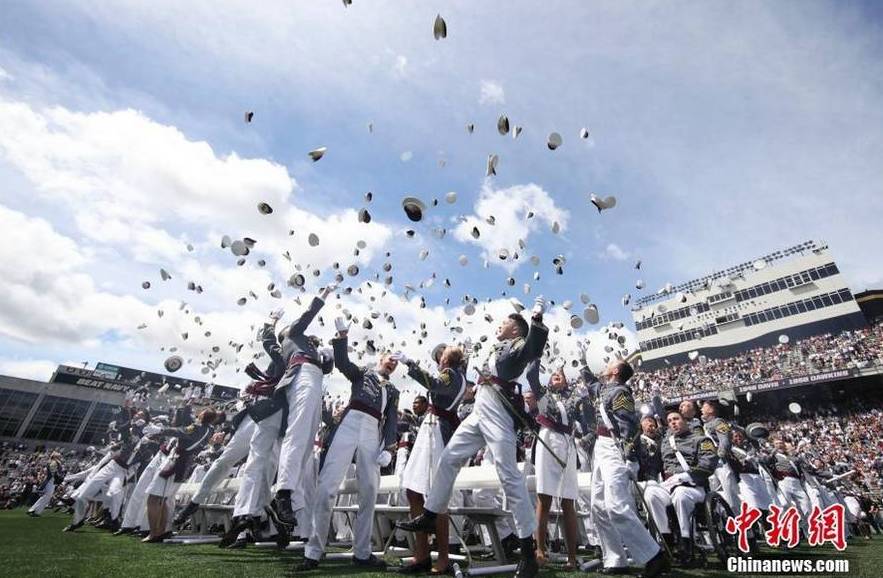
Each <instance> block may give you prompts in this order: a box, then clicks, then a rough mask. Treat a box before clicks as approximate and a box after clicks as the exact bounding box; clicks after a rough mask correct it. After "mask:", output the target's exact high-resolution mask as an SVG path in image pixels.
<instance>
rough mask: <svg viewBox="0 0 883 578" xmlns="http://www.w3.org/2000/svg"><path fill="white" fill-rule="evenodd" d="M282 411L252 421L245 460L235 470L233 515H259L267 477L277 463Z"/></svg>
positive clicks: (266, 495) (266, 493) (265, 498)
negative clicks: (252, 427)
mask: <svg viewBox="0 0 883 578" xmlns="http://www.w3.org/2000/svg"><path fill="white" fill-rule="evenodd" d="M283 413H284V412H283V411H282V409H281V408H280V409H278V410H277V411H276V412H275V413H273V414H272V415H270V416H269V417H265V418H264V419H262V420H260V421H259V422H257V424H255V428H254V431H253V432H252V435H251V439H250V440H249V444H248V459H247V460H246V461H245V465H244V466H243V467H242V470H241V471H240V472H239V491H238V492H237V493H236V505H235V506H234V508H233V517H240V516H260V515H261V513H262V512H263V511H264V506H265V505H266V504H268V503H269V501H270V496H269V491H268V489H267V477H268V475H271V474H268V472H269V471H270V469H271V468H272V466H273V465H274V464H276V463H277V456H278V455H279V438H280V436H279V434H280V432H281V429H280V428H281V427H282V416H283ZM273 471H274V472H275V469H274V470H273Z"/></svg>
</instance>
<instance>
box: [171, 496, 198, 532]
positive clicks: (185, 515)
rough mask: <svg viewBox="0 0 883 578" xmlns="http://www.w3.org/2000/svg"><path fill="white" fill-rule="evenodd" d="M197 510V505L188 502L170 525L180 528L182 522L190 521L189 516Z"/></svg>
mask: <svg viewBox="0 0 883 578" xmlns="http://www.w3.org/2000/svg"><path fill="white" fill-rule="evenodd" d="M198 509H199V504H197V503H196V502H190V503H189V504H187V505H186V506H185V507H184V509H183V510H181V512H180V513H179V514H178V515H177V516H175V519H174V520H172V524H173V525H175V526H180V525H182V524H183V523H184V522H186V521H187V520H189V519H190V516H192V515H193V514H195V513H196V510H198Z"/></svg>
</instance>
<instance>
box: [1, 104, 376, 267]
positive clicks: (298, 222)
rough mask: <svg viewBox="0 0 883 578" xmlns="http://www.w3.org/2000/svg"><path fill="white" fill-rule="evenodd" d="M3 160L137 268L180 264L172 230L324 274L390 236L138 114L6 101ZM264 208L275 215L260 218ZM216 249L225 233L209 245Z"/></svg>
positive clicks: (284, 177) (288, 181) (366, 254)
mask: <svg viewBox="0 0 883 578" xmlns="http://www.w3.org/2000/svg"><path fill="white" fill-rule="evenodd" d="M0 160H5V161H6V162H8V163H9V164H10V165H12V166H13V167H15V168H17V169H18V170H19V171H20V172H21V173H22V174H24V175H25V176H26V177H27V178H28V179H29V180H30V181H31V182H32V183H33V185H34V188H35V189H36V191H37V192H38V194H39V195H41V196H42V197H44V198H46V199H49V200H51V201H52V202H53V203H58V202H61V203H64V204H66V205H68V209H69V210H70V211H71V212H72V213H73V215H74V217H75V222H76V223H77V225H78V226H79V229H80V232H81V233H82V234H83V235H85V236H86V237H88V238H90V239H92V240H94V241H96V242H100V243H105V244H114V245H116V246H119V247H121V248H124V249H125V250H127V251H128V252H130V253H131V254H132V255H133V256H134V257H135V258H136V259H137V260H139V261H145V262H160V263H169V262H172V261H174V260H175V259H177V258H179V257H180V256H181V254H182V251H183V250H184V246H185V241H184V240H183V239H182V238H180V235H176V234H172V233H170V232H169V231H170V230H174V229H175V228H180V229H181V230H186V231H187V233H188V234H189V235H199V234H200V232H202V233H207V232H208V229H209V228H211V230H212V231H217V230H220V231H222V233H221V234H229V235H230V236H232V237H233V238H240V237H244V236H251V237H253V238H256V239H258V241H259V244H258V247H257V250H256V251H255V253H256V254H264V255H273V256H275V257H277V258H278V257H279V256H280V255H281V254H282V253H283V252H284V251H285V250H290V251H291V253H292V254H301V255H305V256H306V257H307V258H308V259H309V263H310V264H311V265H313V266H318V267H322V268H324V267H327V266H328V265H330V264H331V263H332V262H334V261H335V260H337V259H339V257H340V255H343V254H349V253H352V250H353V248H354V246H355V244H356V241H358V240H364V241H365V242H366V243H367V244H368V248H367V249H366V250H365V251H363V252H362V254H361V255H360V259H359V262H366V261H367V260H368V259H370V257H371V256H372V255H373V254H374V252H375V251H377V250H378V249H379V248H381V247H382V246H383V245H384V244H385V243H386V241H387V240H388V239H389V238H390V236H391V231H390V230H389V228H388V227H386V226H385V225H382V224H380V223H378V222H377V221H376V220H375V221H373V222H371V223H369V224H367V225H365V224H359V223H358V219H357V215H356V212H355V211H353V210H341V211H339V212H337V213H334V214H331V215H329V216H327V217H321V216H318V215H315V214H313V213H310V212H308V211H305V210H303V209H301V208H298V207H297V206H295V205H293V204H292V201H293V200H294V198H295V197H296V193H295V184H294V181H293V179H292V178H291V177H290V176H289V174H288V171H287V170H286V169H285V167H283V166H281V165H278V164H276V163H273V162H271V161H267V160H264V159H243V158H240V157H239V156H238V155H236V154H235V153H230V154H228V155H226V156H217V155H216V154H215V153H214V151H213V150H212V148H211V147H210V146H209V145H208V144H207V143H205V142H197V141H192V140H189V139H188V138H187V137H186V136H185V135H184V134H183V133H182V132H181V131H179V130H178V129H176V128H175V127H171V126H166V125H161V124H158V123H156V122H154V121H152V120H150V119H149V118H147V117H146V116H144V115H143V114H141V113H140V112H136V111H132V110H123V111H117V112H111V113H104V112H98V113H91V114H84V113H77V112H72V111H69V110H66V109H64V108H61V107H55V108H51V109H46V110H35V109H33V108H31V107H30V106H28V105H27V104H25V103H21V102H14V101H9V100H0ZM259 201H265V202H267V203H269V204H270V205H271V206H272V207H274V208H275V212H274V214H273V215H270V216H264V215H261V214H259V213H258V211H257V209H256V207H257V203H258V202H259ZM344 225H346V226H344ZM289 229H294V230H295V232H296V234H295V236H294V237H289V234H288V233H289ZM327 231H334V232H335V234H334V235H328V234H325V233H326V232H327ZM310 232H315V233H317V234H318V235H320V237H322V242H321V243H320V245H319V247H316V248H313V247H310V246H309V245H308V244H307V238H308V235H309V233H310ZM219 242H220V234H218V236H217V238H215V239H211V243H212V244H213V245H215V246H217V243H219ZM303 264H304V265H306V262H305V263H303Z"/></svg>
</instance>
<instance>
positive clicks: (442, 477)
mask: <svg viewBox="0 0 883 578" xmlns="http://www.w3.org/2000/svg"><path fill="white" fill-rule="evenodd" d="M548 334H549V330H548V329H547V328H546V327H545V326H544V325H543V324H542V323H538V322H533V323H531V325H530V329H529V331H528V333H527V336H526V337H525V338H517V339H511V340H506V341H500V342H498V343H497V344H496V345H495V346H494V352H493V353H492V355H491V358H490V359H489V360H488V364H487V368H486V369H487V371H488V373H489V377H488V378H487V379H489V382H488V383H485V384H483V385H479V386H478V388H477V389H478V391H477V392H476V394H475V406H474V408H473V410H472V413H471V414H469V417H467V418H466V419H465V420H463V422H461V423H460V426H459V427H458V428H457V431H455V432H454V435H453V437H452V438H451V440H450V441H449V442H448V444H447V446H446V447H445V449H444V451H443V452H442V454H441V456H440V458H439V460H438V467H437V468H436V470H435V480H434V485H433V487H432V489H431V490H430V492H429V495H428V496H427V497H426V502H425V504H426V505H425V507H426V510H428V511H430V512H434V513H444V512H446V511H447V508H448V503H449V502H450V500H451V493H452V491H453V488H454V481H455V480H456V478H457V473H458V472H459V471H460V468H462V467H463V466H464V465H465V464H466V462H467V461H468V460H469V458H471V457H472V456H473V455H475V452H477V451H478V450H480V449H481V448H482V447H484V446H488V447H489V448H490V450H491V451H492V452H493V454H494V465H495V466H496V469H497V475H498V476H499V478H500V484H501V485H502V486H503V493H504V494H505V495H506V501H507V504H508V506H509V509H510V510H511V511H512V517H513V518H514V521H515V528H516V532H517V534H518V538H521V539H525V538H530V537H531V536H532V535H533V533H534V530H536V525H537V521H536V515H535V513H534V509H533V503H532V502H531V500H530V495H529V494H528V491H527V485H526V484H525V478H524V475H523V474H522V473H521V472H520V471H519V470H518V461H517V455H516V445H517V440H516V436H515V422H514V418H513V416H512V414H511V413H510V411H509V409H508V408H507V407H506V406H505V405H504V402H503V401H502V400H501V396H503V395H508V394H507V393H506V390H509V391H510V392H511V390H514V389H516V388H517V384H513V383H512V381H513V380H515V379H518V378H519V376H520V375H521V374H522V372H524V369H525V368H526V367H527V364H528V363H530V362H531V361H533V360H534V359H537V358H539V356H540V355H542V352H543V347H545V345H546V339H547V337H548ZM512 399H513V400H514V401H512V402H511V403H512V405H513V406H514V407H516V409H517V404H519V403H521V404H522V407H523V402H522V401H520V400H519V398H518V397H516V396H513V397H512Z"/></svg>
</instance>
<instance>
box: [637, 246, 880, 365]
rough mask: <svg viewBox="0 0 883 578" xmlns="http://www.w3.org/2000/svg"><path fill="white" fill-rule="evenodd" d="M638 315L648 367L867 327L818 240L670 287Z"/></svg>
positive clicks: (645, 302) (641, 305) (643, 304)
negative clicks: (783, 338) (779, 341)
mask: <svg viewBox="0 0 883 578" xmlns="http://www.w3.org/2000/svg"><path fill="white" fill-rule="evenodd" d="M632 315H633V318H634V322H635V329H636V331H637V334H638V340H639V342H640V350H641V361H642V367H643V368H644V369H655V368H658V367H660V366H662V365H663V364H678V363H684V362H686V361H688V360H689V359H690V358H691V353H692V352H697V353H692V357H695V356H696V355H697V354H698V355H704V356H706V357H708V358H720V357H728V356H731V355H734V354H737V353H739V352H742V351H745V350H747V349H751V348H755V347H761V346H768V345H772V344H774V343H777V342H778V340H779V339H780V338H781V336H783V335H785V336H788V338H789V339H791V340H798V339H802V338H804V337H808V336H811V335H817V334H820V333H826V332H838V331H842V330H845V329H855V328H859V327H864V326H866V325H867V319H866V318H865V316H864V315H863V314H862V311H861V310H860V309H859V306H858V304H857V303H856V300H855V298H854V297H853V294H852V291H850V289H849V287H847V284H846V281H845V279H844V278H843V276H842V275H841V274H840V270H839V269H838V267H837V265H836V263H835V262H834V259H833V258H832V257H831V255H830V253H829V251H828V247H827V245H825V244H822V243H817V242H815V241H807V242H805V243H801V244H799V245H795V246H793V247H789V248H787V249H784V250H781V251H775V252H773V253H770V254H768V255H764V256H763V257H759V258H757V259H754V260H752V261H747V262H745V263H740V264H739V265H735V266H733V267H729V268H728V269H724V270H721V271H717V272H714V273H711V274H709V275H706V276H705V277H701V278H699V279H694V280H692V281H688V282H686V283H682V284H680V285H677V286H671V285H669V286H666V287H665V288H664V289H663V290H661V291H660V292H658V293H656V294H653V295H647V296H645V297H643V298H641V299H639V300H638V301H637V302H635V305H634V307H633V309H632Z"/></svg>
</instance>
